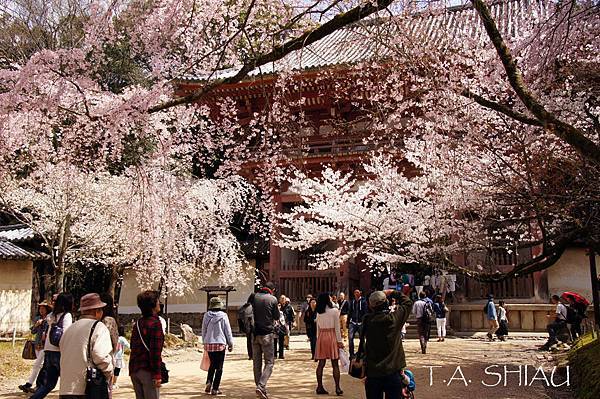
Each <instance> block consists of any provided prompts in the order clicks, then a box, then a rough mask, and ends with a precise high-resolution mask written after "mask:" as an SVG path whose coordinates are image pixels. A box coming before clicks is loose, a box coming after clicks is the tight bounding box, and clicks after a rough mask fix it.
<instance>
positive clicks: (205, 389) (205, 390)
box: [204, 382, 212, 393]
mask: <svg viewBox="0 0 600 399" xmlns="http://www.w3.org/2000/svg"><path fill="white" fill-rule="evenodd" d="M211 390H212V384H211V383H210V382H209V383H207V384H206V388H204V392H206V393H210V391H211Z"/></svg>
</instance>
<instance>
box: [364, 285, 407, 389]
mask: <svg viewBox="0 0 600 399" xmlns="http://www.w3.org/2000/svg"><path fill="white" fill-rule="evenodd" d="M409 289H410V287H409V286H408V285H406V286H405V287H404V288H403V289H402V292H400V291H395V290H393V289H389V290H385V291H375V292H373V293H372V294H371V295H370V296H369V306H370V308H371V313H369V314H367V315H366V316H365V318H364V322H363V329H364V330H363V336H364V338H363V339H361V342H360V345H359V348H358V353H359V354H365V355H366V359H365V363H366V370H365V372H366V381H365V393H366V396H367V399H383V398H384V395H385V398H386V399H400V398H401V397H402V396H401V392H402V388H403V377H402V375H401V372H402V371H403V369H404V368H405V367H406V359H405V355H404V348H403V346H402V337H401V330H402V326H403V325H404V324H405V323H406V320H407V319H408V316H409V315H410V312H411V306H412V304H413V303H412V301H411V300H410V299H409V298H408V296H406V293H407V292H408V290H409ZM388 296H389V297H391V298H395V299H396V310H394V311H393V312H390V310H389V302H388V299H387V297H388Z"/></svg>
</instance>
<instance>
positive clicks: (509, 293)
mask: <svg viewBox="0 0 600 399" xmlns="http://www.w3.org/2000/svg"><path fill="white" fill-rule="evenodd" d="M465 280H466V281H465V296H466V297H467V298H469V299H483V298H487V296H488V294H493V295H494V297H495V298H498V299H507V298H531V297H533V296H534V295H535V293H534V284H533V275H531V274H528V275H525V276H518V277H513V278H509V279H506V280H504V281H500V282H496V283H482V282H480V281H477V280H475V279H472V278H469V277H467V278H465Z"/></svg>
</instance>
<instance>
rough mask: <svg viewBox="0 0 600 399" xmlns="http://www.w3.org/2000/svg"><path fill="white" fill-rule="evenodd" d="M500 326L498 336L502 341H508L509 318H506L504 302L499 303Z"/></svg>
mask: <svg viewBox="0 0 600 399" xmlns="http://www.w3.org/2000/svg"><path fill="white" fill-rule="evenodd" d="M498 324H499V327H498V329H497V330H496V336H497V337H498V339H499V340H500V341H506V336H507V335H508V317H507V316H506V305H505V303H504V301H499V302H498Z"/></svg>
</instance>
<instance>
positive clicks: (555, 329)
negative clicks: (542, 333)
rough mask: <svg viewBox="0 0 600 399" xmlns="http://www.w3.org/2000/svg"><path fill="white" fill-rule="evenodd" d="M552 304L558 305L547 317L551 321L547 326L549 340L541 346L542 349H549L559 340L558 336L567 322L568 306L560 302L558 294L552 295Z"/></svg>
mask: <svg viewBox="0 0 600 399" xmlns="http://www.w3.org/2000/svg"><path fill="white" fill-rule="evenodd" d="M550 300H551V302H552V304H554V305H556V308H555V310H554V313H553V314H548V315H546V317H547V318H548V319H549V323H548V325H547V326H546V329H547V330H548V341H547V342H546V343H545V344H544V345H542V346H541V347H540V350H549V349H550V347H551V346H552V345H554V344H556V343H557V342H558V340H557V339H556V337H557V336H558V334H559V333H560V331H561V330H562V329H564V328H565V327H566V324H567V307H566V306H565V305H563V304H562V303H561V302H560V298H559V296H558V295H552V298H551V299H550Z"/></svg>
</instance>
